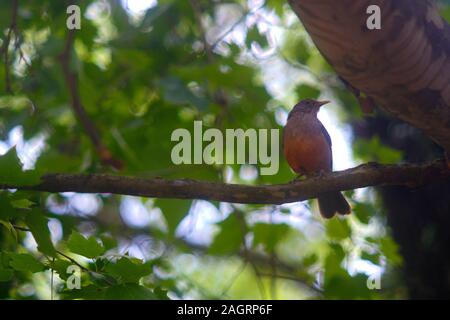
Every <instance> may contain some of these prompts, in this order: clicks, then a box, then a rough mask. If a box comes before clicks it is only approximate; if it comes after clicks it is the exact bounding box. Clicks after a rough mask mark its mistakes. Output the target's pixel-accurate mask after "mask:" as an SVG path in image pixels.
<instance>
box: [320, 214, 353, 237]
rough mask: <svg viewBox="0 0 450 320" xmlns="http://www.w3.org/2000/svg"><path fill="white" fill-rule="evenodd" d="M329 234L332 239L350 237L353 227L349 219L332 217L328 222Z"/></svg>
mask: <svg viewBox="0 0 450 320" xmlns="http://www.w3.org/2000/svg"><path fill="white" fill-rule="evenodd" d="M326 228H327V236H328V237H329V238H330V239H332V240H344V239H348V238H349V237H350V235H351V232H352V230H351V228H350V226H349V225H348V222H347V220H341V219H337V218H334V219H330V220H328V221H327V223H326Z"/></svg>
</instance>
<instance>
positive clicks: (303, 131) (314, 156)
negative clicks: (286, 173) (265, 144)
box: [283, 99, 351, 219]
mask: <svg viewBox="0 0 450 320" xmlns="http://www.w3.org/2000/svg"><path fill="white" fill-rule="evenodd" d="M327 103H329V101H316V100H312V99H306V100H303V101H301V102H299V103H298V104H296V105H295V107H294V108H293V109H292V111H291V112H290V113H289V116H288V120H287V123H286V126H285V127H284V130H283V152H284V156H285V157H286V160H287V162H288V164H289V166H290V167H291V168H292V169H293V170H294V171H295V172H296V173H298V174H300V175H305V176H315V175H319V174H321V173H322V172H323V173H326V172H331V171H332V169H333V156H332V151H331V138H330V135H329V134H328V132H327V130H326V129H325V127H324V126H323V125H322V123H321V122H320V121H319V119H317V112H318V111H319V109H320V107H321V106H323V105H324V104H327ZM317 200H318V202H319V209H320V214H321V215H322V217H324V218H327V219H329V218H332V217H333V216H334V215H335V213H336V212H337V213H339V214H342V215H345V214H350V212H351V209H350V205H349V204H348V202H347V201H346V200H345V198H344V196H343V195H342V194H341V193H340V192H330V193H325V194H321V195H320V196H319V197H318V198H317Z"/></svg>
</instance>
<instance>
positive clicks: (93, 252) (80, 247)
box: [67, 231, 105, 259]
mask: <svg viewBox="0 0 450 320" xmlns="http://www.w3.org/2000/svg"><path fill="white" fill-rule="evenodd" d="M67 246H68V247H69V249H70V251H72V252H73V253H76V254H79V255H82V256H84V257H86V258H91V259H93V258H95V257H98V256H100V255H102V254H103V253H104V252H105V248H104V247H103V246H102V245H101V244H99V243H98V242H97V240H96V239H95V238H94V237H92V236H91V237H89V238H88V239H86V238H85V237H83V236H82V235H81V234H80V233H78V232H75V231H74V232H72V234H71V235H70V237H69V240H68V241H67Z"/></svg>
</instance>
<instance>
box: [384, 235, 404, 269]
mask: <svg viewBox="0 0 450 320" xmlns="http://www.w3.org/2000/svg"><path fill="white" fill-rule="evenodd" d="M398 249H399V247H398V244H397V243H396V242H395V241H394V240H392V238H391V237H384V238H382V239H380V250H381V252H382V253H383V255H384V256H386V258H387V259H388V261H390V262H391V264H392V265H394V266H398V265H401V264H402V263H403V259H402V257H401V256H400V254H399V253H398Z"/></svg>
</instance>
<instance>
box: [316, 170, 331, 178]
mask: <svg viewBox="0 0 450 320" xmlns="http://www.w3.org/2000/svg"><path fill="white" fill-rule="evenodd" d="M327 173H328V172H326V171H325V170H320V171H318V172H316V173H315V174H314V178H319V179H322V178H323V177H325V176H326V175H327Z"/></svg>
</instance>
